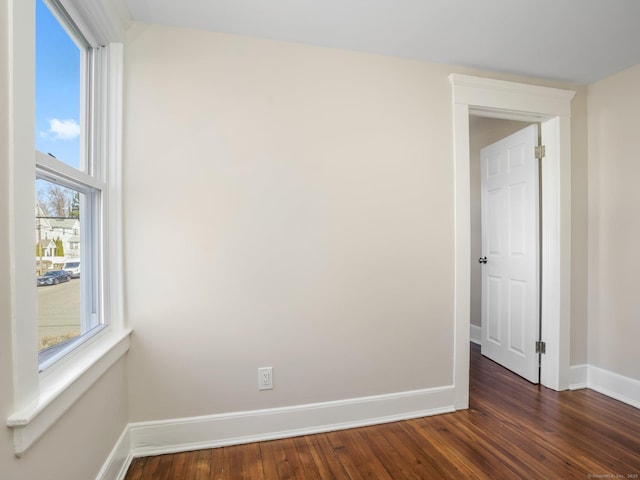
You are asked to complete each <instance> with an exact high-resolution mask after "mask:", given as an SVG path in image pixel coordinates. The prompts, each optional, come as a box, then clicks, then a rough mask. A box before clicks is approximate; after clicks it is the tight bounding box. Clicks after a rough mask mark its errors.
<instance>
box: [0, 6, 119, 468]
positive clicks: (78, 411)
mask: <svg viewBox="0 0 640 480" xmlns="http://www.w3.org/2000/svg"><path fill="white" fill-rule="evenodd" d="M6 13H7V2H6V0H0V31H1V32H6V31H7V18H6ZM0 47H1V48H0V115H1V116H2V117H1V118H0V251H1V252H8V251H9V212H10V209H9V207H10V206H9V161H8V138H9V131H8V113H7V107H8V76H7V75H8V71H7V52H6V42H0ZM9 275H10V272H9V269H8V267H7V264H6V262H5V263H3V264H2V267H0V418H2V419H3V421H4V420H6V418H7V417H9V415H10V414H11V413H13V408H14V407H13V390H12V385H13V370H12V350H11V349H12V344H11V295H10V277H9ZM125 378H126V363H125V360H120V362H118V363H117V364H116V365H114V367H113V368H111V369H110V370H109V371H108V372H107V373H106V374H105V375H104V376H103V377H102V378H101V379H100V380H98V382H97V383H96V384H95V385H94V386H93V387H91V389H90V390H89V391H88V392H87V393H86V394H85V395H84V396H83V397H82V398H80V400H79V401H78V402H77V403H76V404H75V405H74V406H73V407H72V408H71V409H70V410H69V411H68V412H67V413H66V414H65V415H64V416H63V417H62V418H61V419H60V420H59V421H58V422H57V423H56V424H55V425H54V426H53V427H52V428H51V429H50V430H49V431H48V432H47V433H46V434H45V435H44V436H43V437H42V438H41V439H39V440H38V441H37V442H36V443H35V444H34V445H33V446H32V447H31V448H30V449H29V450H28V451H27V452H26V453H25V454H24V456H23V457H22V458H19V459H18V458H16V457H15V456H14V454H13V435H12V431H11V430H10V429H8V428H6V427H5V428H3V431H2V435H0V478H2V479H3V480H31V479H46V480H87V479H92V478H95V477H96V475H97V474H98V471H99V470H100V468H101V467H102V465H103V463H104V461H105V460H106V458H107V456H108V455H109V453H110V451H111V449H112V448H113V446H114V445H115V442H116V440H117V439H118V437H119V436H120V434H121V433H122V431H123V429H124V427H125V425H126V423H127V403H126V402H127V396H126V388H127V384H126V380H125Z"/></svg>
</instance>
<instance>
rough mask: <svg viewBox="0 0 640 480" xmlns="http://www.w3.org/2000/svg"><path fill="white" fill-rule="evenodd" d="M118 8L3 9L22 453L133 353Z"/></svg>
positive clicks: (32, 4) (13, 418)
mask: <svg viewBox="0 0 640 480" xmlns="http://www.w3.org/2000/svg"><path fill="white" fill-rule="evenodd" d="M113 3H114V2H104V1H102V0H64V1H62V0H9V8H8V10H7V12H8V23H9V30H8V40H9V41H8V52H9V55H8V58H9V76H10V81H9V108H8V119H9V128H8V131H9V135H10V137H11V138H10V142H9V165H10V168H9V172H10V176H11V177H10V180H9V182H8V185H9V192H8V194H9V196H10V198H11V202H10V204H11V205H12V210H13V211H12V212H11V215H10V216H9V220H8V222H9V231H10V232H11V245H10V251H9V253H8V255H7V262H8V264H9V271H10V274H11V280H12V281H11V285H12V290H11V294H10V298H11V303H12V309H11V311H12V317H11V329H12V335H11V338H12V345H13V348H12V354H13V362H12V363H13V369H14V375H13V378H14V384H13V391H14V412H13V413H12V414H11V415H10V416H9V418H8V419H7V425H8V426H9V427H10V428H12V429H13V433H14V445H15V451H16V454H17V455H21V454H22V453H23V452H24V451H25V450H26V449H27V448H29V446H30V445H32V444H33V442H35V441H36V440H37V439H38V438H39V437H40V436H41V435H42V434H43V433H44V432H46V430H47V429H48V428H49V427H50V426H51V425H53V424H54V423H55V422H56V421H57V420H58V419H59V418H60V417H61V416H62V415H64V412H65V411H67V409H68V408H69V407H70V406H71V405H72V404H73V403H74V402H75V401H76V400H77V399H78V398H79V397H80V396H81V395H83V394H84V392H85V391H86V390H87V389H88V388H90V386H91V385H92V384H93V383H94V382H95V381H96V380H97V379H98V378H99V377H100V376H101V375H102V374H103V373H104V372H105V371H106V370H107V369H109V368H110V367H111V365H113V364H114V363H115V362H116V361H117V360H118V359H119V358H121V357H122V355H124V354H125V353H126V351H127V350H128V348H129V333H130V331H129V330H128V329H127V328H126V326H125V324H124V320H123V313H122V312H123V308H122V268H121V263H122V257H121V213H120V212H121V210H122V208H121V203H120V196H119V192H120V161H121V160H120V157H121V153H120V149H121V141H120V138H121V133H120V132H121V111H122V65H123V61H122V59H123V47H122V45H121V44H120V43H119V42H121V41H122V39H123V38H124V32H125V28H126V24H125V23H124V21H123V16H122V11H121V10H117V6H114V5H113ZM62 5H64V6H65V7H67V10H65V8H63V6H62ZM114 9H115V10H114ZM34 147H35V148H34ZM34 212H35V215H34ZM40 277H41V278H40ZM38 278H40V279H39V280H38ZM38 283H40V285H41V286H37V285H38ZM45 337H48V338H45ZM45 340H46V341H45ZM41 342H42V343H41Z"/></svg>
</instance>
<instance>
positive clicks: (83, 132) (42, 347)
mask: <svg viewBox="0 0 640 480" xmlns="http://www.w3.org/2000/svg"><path fill="white" fill-rule="evenodd" d="M98 52H99V50H98V49H96V50H94V49H92V48H91V47H90V46H89V43H88V42H87V40H86V39H85V38H84V36H82V34H81V33H80V32H79V30H78V28H77V26H76V25H75V24H73V23H72V22H71V20H70V19H68V18H67V16H66V13H65V12H64V10H62V9H61V7H60V6H59V5H57V4H56V3H53V2H51V3H50V4H49V5H47V4H45V2H44V0H37V1H36V66H35V71H36V83H35V85H36V95H35V96H36V108H35V127H36V131H35V132H34V135H35V140H36V141H35V148H36V150H37V152H36V206H35V212H36V231H37V235H36V249H35V250H36V255H37V258H36V261H35V264H36V275H37V277H38V280H37V286H38V287H42V288H38V289H37V293H36V296H37V309H38V364H39V368H40V370H44V369H46V368H47V367H49V366H50V365H52V364H53V363H55V361H57V360H59V359H60V358H62V357H63V356H64V355H65V354H67V353H68V352H69V351H70V350H72V349H73V348H74V347H76V346H78V345H79V344H80V342H82V341H83V340H86V339H87V338H89V337H90V336H91V335H93V334H95V333H98V332H99V331H100V330H101V329H102V328H103V327H104V326H105V322H106V321H108V319H105V318H104V316H103V315H102V309H101V298H102V296H101V294H100V293H101V292H100V290H99V288H98V286H99V284H100V282H99V280H100V277H101V272H100V270H99V267H98V266H99V261H98V259H99V258H100V257H101V256H102V255H101V251H100V248H101V242H99V241H98V239H99V238H100V226H101V225H102V218H101V212H102V211H103V209H102V207H101V205H102V201H103V198H104V191H105V188H106V185H105V183H104V181H103V178H101V177H102V176H101V170H100V168H98V167H99V163H100V161H101V159H100V158H99V155H98V154H97V152H94V149H93V142H92V139H91V138H89V135H88V132H89V131H90V127H91V125H92V123H93V117H94V110H95V107H96V105H95V104H94V102H93V101H92V99H93V98H94V95H93V91H92V84H91V82H90V79H92V78H94V77H95V76H96V75H99V74H100V72H99V71H97V65H96V63H95V62H94V61H93V60H94V57H95V56H97V55H99V53H98ZM81 112H84V114H82V113H81ZM96 120H97V119H96ZM43 230H44V232H43ZM73 230H77V231H79V235H78V236H77V237H78V238H74V237H76V236H74V235H70V234H69V232H73ZM43 233H44V236H45V238H55V241H54V248H45V245H42V238H43ZM47 246H50V245H47ZM69 258H80V263H81V265H82V267H83V271H84V275H82V276H80V277H79V278H77V279H76V281H72V282H71V281H70V282H67V281H66V280H67V279H69V280H72V277H71V273H72V272H71V270H64V265H65V263H66V262H67V259H69ZM51 272H61V274H60V275H58V276H56V277H55V278H51V277H49V278H47V279H45V280H43V276H44V275H48V274H50V273H51ZM64 272H67V273H68V275H64ZM74 276H75V275H74ZM47 287H48V288H47Z"/></svg>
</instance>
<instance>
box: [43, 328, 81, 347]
mask: <svg viewBox="0 0 640 480" xmlns="http://www.w3.org/2000/svg"><path fill="white" fill-rule="evenodd" d="M78 335H80V330H71V331H70V332H67V333H65V334H62V335H45V336H44V337H42V338H41V339H40V341H39V342H38V351H42V350H44V349H45V348H49V347H53V346H55V345H57V344H59V343H62V342H64V341H65V340H69V339H71V338H75V337H77V336H78Z"/></svg>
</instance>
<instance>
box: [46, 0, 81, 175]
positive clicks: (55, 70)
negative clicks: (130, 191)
mask: <svg viewBox="0 0 640 480" xmlns="http://www.w3.org/2000/svg"><path fill="white" fill-rule="evenodd" d="M35 115H36V132H35V136H36V149H37V150H40V151H41V152H44V153H51V154H53V155H54V156H55V157H56V158H57V159H58V160H60V161H62V162H64V163H67V164H69V165H72V166H74V167H79V165H80V157H79V155H80V127H79V123H80V50H79V49H78V47H77V46H76V44H75V43H74V42H73V41H72V40H71V39H70V38H69V36H68V35H67V33H66V32H65V31H64V29H63V28H62V27H61V26H60V24H59V23H58V21H57V20H56V18H55V17H54V16H53V14H52V13H51V12H50V11H49V9H48V8H47V6H46V5H45V4H44V3H43V2H42V0H37V2H36V112H35Z"/></svg>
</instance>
